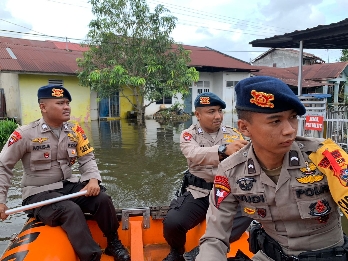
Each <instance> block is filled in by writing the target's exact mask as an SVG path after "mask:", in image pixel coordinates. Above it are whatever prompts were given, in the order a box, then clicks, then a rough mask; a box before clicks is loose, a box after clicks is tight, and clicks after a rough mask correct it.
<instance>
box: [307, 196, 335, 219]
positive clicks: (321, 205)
mask: <svg viewBox="0 0 348 261" xmlns="http://www.w3.org/2000/svg"><path fill="white" fill-rule="evenodd" d="M309 209H310V211H309V214H310V215H311V216H314V217H318V221H319V222H320V223H326V221H327V220H328V218H329V217H328V215H329V213H330V211H331V207H330V204H329V202H328V201H326V200H325V199H323V200H318V201H317V202H315V203H312V204H310V205H309Z"/></svg>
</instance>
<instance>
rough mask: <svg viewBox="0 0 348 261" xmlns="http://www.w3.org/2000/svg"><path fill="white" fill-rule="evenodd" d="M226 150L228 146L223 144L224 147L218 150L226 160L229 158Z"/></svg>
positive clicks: (221, 146)
mask: <svg viewBox="0 0 348 261" xmlns="http://www.w3.org/2000/svg"><path fill="white" fill-rule="evenodd" d="M226 148H227V147H226V144H222V145H220V146H219V148H218V154H219V155H220V156H221V157H224V158H226V157H227V155H226V154H225V151H226Z"/></svg>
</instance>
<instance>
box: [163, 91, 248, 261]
mask: <svg viewBox="0 0 348 261" xmlns="http://www.w3.org/2000/svg"><path fill="white" fill-rule="evenodd" d="M194 105H195V116H196V117H197V120H198V123H197V124H193V125H191V126H190V127H189V128H188V129H186V130H184V131H183V132H182V133H181V137H180V147H181V151H182V153H183V154H184V156H185V157H186V159H187V164H188V171H186V173H185V178H184V182H183V185H184V187H183V189H182V193H181V195H180V196H179V197H178V198H176V199H174V200H173V201H172V202H171V204H170V210H169V211H168V213H167V216H166V217H165V219H164V221H163V224H164V228H163V229H164V237H165V239H166V241H167V242H168V244H169V245H170V247H171V250H170V253H169V254H168V256H167V257H166V258H165V259H164V260H165V261H181V260H184V257H183V254H184V252H185V249H184V246H185V242H186V233H187V231H188V230H190V229H191V228H193V227H195V226H196V225H198V224H199V223H200V222H202V221H204V219H205V216H206V212H207V209H208V205H209V197H208V195H209V192H210V190H211V188H212V186H213V180H214V177H215V175H216V170H217V166H218V164H219V162H220V161H221V160H223V159H224V158H226V157H227V156H229V155H231V154H233V153H234V152H236V151H238V150H239V149H241V148H242V147H244V146H245V145H246V144H247V143H248V142H247V141H245V140H244V139H243V136H242V135H241V134H240V133H239V132H238V131H237V130H235V129H233V128H231V127H229V126H222V125H221V124H222V121H223V112H222V110H223V109H225V108H226V104H225V102H224V101H222V100H221V99H220V98H219V97H218V96H216V95H215V94H214V93H211V92H205V93H201V94H199V95H198V96H197V97H196V99H195V101H194ZM251 221H252V219H250V218H243V217H241V218H236V220H235V228H236V229H235V231H234V234H233V235H231V240H232V241H234V240H237V239H238V238H239V237H240V236H241V234H243V232H244V231H245V230H246V228H247V227H248V226H249V224H250V222H251ZM197 250H198V248H196V249H195V251H193V252H192V253H191V254H192V255H193V256H190V255H188V256H187V258H188V260H194V258H195V255H196V254H197ZM185 254H188V253H185Z"/></svg>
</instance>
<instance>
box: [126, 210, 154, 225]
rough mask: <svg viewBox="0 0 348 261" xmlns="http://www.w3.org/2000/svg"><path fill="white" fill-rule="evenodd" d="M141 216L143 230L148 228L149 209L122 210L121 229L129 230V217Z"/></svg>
mask: <svg viewBox="0 0 348 261" xmlns="http://www.w3.org/2000/svg"><path fill="white" fill-rule="evenodd" d="M140 215H142V216H143V228H144V229H148V228H150V208H149V207H144V208H126V209H122V229H123V230H128V229H129V216H140Z"/></svg>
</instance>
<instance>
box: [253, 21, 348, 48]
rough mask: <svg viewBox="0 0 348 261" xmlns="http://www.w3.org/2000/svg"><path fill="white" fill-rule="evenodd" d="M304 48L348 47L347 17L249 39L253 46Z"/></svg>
mask: <svg viewBox="0 0 348 261" xmlns="http://www.w3.org/2000/svg"><path fill="white" fill-rule="evenodd" d="M300 41H303V48H306V49H348V18H347V19H344V20H342V21H340V22H337V23H332V24H329V25H319V26H316V27H313V28H307V29H305V30H296V31H294V32H292V33H286V34H283V35H275V36H273V37H269V38H265V39H256V40H254V41H251V42H250V44H251V45H252V46H253V47H273V48H298V47H299V43H300Z"/></svg>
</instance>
